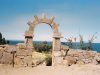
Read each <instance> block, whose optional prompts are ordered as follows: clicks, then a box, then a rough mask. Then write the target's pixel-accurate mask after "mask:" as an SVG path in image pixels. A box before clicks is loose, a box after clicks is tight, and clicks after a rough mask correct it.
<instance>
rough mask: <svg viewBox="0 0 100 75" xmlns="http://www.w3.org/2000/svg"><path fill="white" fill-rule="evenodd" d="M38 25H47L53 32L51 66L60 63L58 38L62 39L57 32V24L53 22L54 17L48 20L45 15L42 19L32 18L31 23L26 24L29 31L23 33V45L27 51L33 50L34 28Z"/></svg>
mask: <svg viewBox="0 0 100 75" xmlns="http://www.w3.org/2000/svg"><path fill="white" fill-rule="evenodd" d="M40 23H46V24H48V25H49V26H50V27H51V28H52V30H53V50H52V64H53V65H54V64H57V63H61V62H60V61H59V62H58V60H59V58H62V57H61V42H60V38H62V36H61V33H60V32H59V31H58V26H59V25H58V24H56V23H55V22H54V17H51V18H50V19H48V18H47V17H46V15H44V16H43V17H42V18H39V17H38V16H34V21H33V22H28V25H29V29H28V31H26V32H25V39H26V40H25V45H26V48H27V49H33V48H34V47H33V38H34V28H35V27H36V26H37V25H39V24H40Z"/></svg>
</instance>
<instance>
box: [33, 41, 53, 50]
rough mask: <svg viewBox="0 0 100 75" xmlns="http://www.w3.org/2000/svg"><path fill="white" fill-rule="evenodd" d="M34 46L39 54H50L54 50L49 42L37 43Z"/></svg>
mask: <svg viewBox="0 0 100 75" xmlns="http://www.w3.org/2000/svg"><path fill="white" fill-rule="evenodd" d="M33 45H34V48H35V50H36V51H37V52H50V51H51V49H52V45H49V44H48V43H47V42H41V43H39V44H37V43H35V44H33Z"/></svg>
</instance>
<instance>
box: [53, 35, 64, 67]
mask: <svg viewBox="0 0 100 75" xmlns="http://www.w3.org/2000/svg"><path fill="white" fill-rule="evenodd" d="M60 38H62V37H61V35H59V34H55V35H54V36H53V51H52V65H53V66H55V65H60V64H61V63H62V60H63V57H62V54H61V41H60Z"/></svg>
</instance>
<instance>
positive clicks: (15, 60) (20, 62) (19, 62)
mask: <svg viewBox="0 0 100 75" xmlns="http://www.w3.org/2000/svg"><path fill="white" fill-rule="evenodd" d="M23 59H24V58H19V57H16V58H15V59H14V63H15V65H17V66H23V65H24V62H23Z"/></svg>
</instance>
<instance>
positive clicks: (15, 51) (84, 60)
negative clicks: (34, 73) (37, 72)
mask: <svg viewBox="0 0 100 75" xmlns="http://www.w3.org/2000/svg"><path fill="white" fill-rule="evenodd" d="M41 23H46V24H48V25H49V26H50V27H51V29H52V30H53V44H52V46H53V49H52V65H53V66H55V65H67V66H71V65H72V64H89V63H92V64H96V65H97V64H100V53H97V52H96V51H85V50H81V49H80V50H75V49H71V48H69V47H68V46H66V45H61V41H60V38H62V36H61V34H60V32H59V31H58V26H59V25H58V24H56V23H55V22H54V17H51V18H50V19H48V18H47V17H46V15H44V16H43V17H42V18H39V17H38V16H34V21H33V22H28V25H29V29H28V30H27V31H26V32H25V41H24V43H18V44H17V45H15V46H12V45H0V64H9V65H13V67H15V66H19V67H27V66H28V67H33V66H37V65H39V64H38V63H40V62H42V64H43V62H46V60H45V58H44V59H43V60H40V59H37V57H42V56H43V55H42V54H41V53H37V55H35V53H36V52H35V51H34V46H33V38H34V28H35V27H36V26H37V25H39V24H41ZM32 55H35V56H36V58H33V57H32ZM43 57H45V55H44V56H43ZM44 60H45V61H44Z"/></svg>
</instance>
